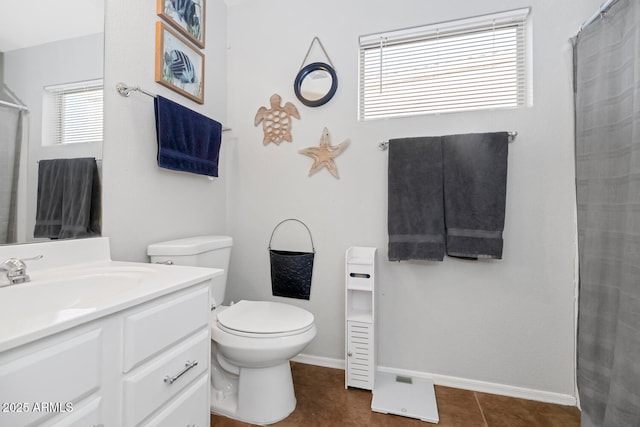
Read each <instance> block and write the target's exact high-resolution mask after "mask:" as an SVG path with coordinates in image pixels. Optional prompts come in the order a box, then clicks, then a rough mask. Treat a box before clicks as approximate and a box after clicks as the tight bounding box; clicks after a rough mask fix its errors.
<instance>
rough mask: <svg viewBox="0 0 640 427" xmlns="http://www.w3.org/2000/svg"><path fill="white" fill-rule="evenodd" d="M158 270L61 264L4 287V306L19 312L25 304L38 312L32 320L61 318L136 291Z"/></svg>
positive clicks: (82, 313)
mask: <svg viewBox="0 0 640 427" xmlns="http://www.w3.org/2000/svg"><path fill="white" fill-rule="evenodd" d="M154 272H155V270H154V269H153V268H149V267H146V266H107V267H96V268H92V267H87V268H84V267H82V268H61V269H53V270H48V271H47V270H45V271H38V272H34V273H31V274H30V276H31V281H30V282H27V283H23V284H19V285H13V286H8V287H6V288H3V289H2V297H3V298H4V299H10V300H11V302H12V304H11V305H10V306H9V307H5V310H9V314H11V313H12V312H13V314H14V315H16V316H18V315H19V312H22V311H24V309H25V307H29V310H30V311H32V312H34V313H37V314H36V316H34V317H32V318H30V319H29V321H31V320H34V321H36V320H37V321H42V320H43V319H44V318H47V319H48V320H50V321H52V322H60V321H64V320H68V319H72V318H74V317H78V316H82V315H85V314H87V313H90V312H92V311H95V310H97V309H98V307H100V306H101V305H104V304H105V302H106V301H108V300H110V299H113V298H121V297H122V296H123V295H126V294H130V293H133V292H135V290H136V288H137V287H138V286H139V285H140V284H142V283H143V282H144V279H145V278H146V277H148V276H149V275H150V274H153V273H154Z"/></svg>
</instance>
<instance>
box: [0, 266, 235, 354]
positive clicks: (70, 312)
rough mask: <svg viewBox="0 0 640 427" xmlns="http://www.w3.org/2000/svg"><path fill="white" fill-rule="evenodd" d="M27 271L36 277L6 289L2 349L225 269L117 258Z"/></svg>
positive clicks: (1, 291) (0, 300) (0, 320)
mask: <svg viewBox="0 0 640 427" xmlns="http://www.w3.org/2000/svg"><path fill="white" fill-rule="evenodd" d="M45 256H46V255H45ZM0 261H1V260H0ZM27 272H28V274H29V276H30V277H31V281H30V282H27V283H22V284H17V285H12V286H7V287H3V288H0V352H1V351H6V350H9V349H11V348H14V347H17V346H20V345H22V344H26V343H28V342H31V341H34V340H37V339H39V338H42V337H45V336H48V335H50V334H53V333H56V332H60V331H63V330H66V329H69V328H71V327H74V326H76V325H79V324H82V323H86V322H89V321H92V320H94V319H98V318H100V317H103V316H107V315H109V314H112V313H115V312H117V311H121V310H124V309H127V308H129V307H133V306H135V305H137V304H140V303H143V302H146V301H150V300H152V299H154V298H157V297H160V296H162V295H166V294H169V293H172V292H176V291H179V290H181V289H184V288H187V287H189V286H191V285H194V284H196V283H201V282H204V281H207V280H210V279H212V278H214V277H216V276H221V275H222V274H223V270H221V269H213V268H202V267H186V266H175V265H159V264H145V263H134V262H121V261H111V260H98V261H91V262H84V263H75V264H67V265H64V266H61V267H57V268H47V269H36V270H35V271H31V272H30V271H27Z"/></svg>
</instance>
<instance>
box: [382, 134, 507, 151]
mask: <svg viewBox="0 0 640 427" xmlns="http://www.w3.org/2000/svg"><path fill="white" fill-rule="evenodd" d="M508 133H509V142H513V140H514V139H516V136H518V132H516V131H511V132H508ZM388 148H389V141H382V142H381V143H380V144H378V150H380V151H386V150H387V149H388Z"/></svg>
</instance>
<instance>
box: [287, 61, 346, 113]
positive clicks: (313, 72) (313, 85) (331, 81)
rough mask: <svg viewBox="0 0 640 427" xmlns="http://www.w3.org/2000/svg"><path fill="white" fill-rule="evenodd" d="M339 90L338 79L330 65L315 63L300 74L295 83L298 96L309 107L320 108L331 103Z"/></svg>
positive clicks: (307, 66) (294, 86)
mask: <svg viewBox="0 0 640 427" xmlns="http://www.w3.org/2000/svg"><path fill="white" fill-rule="evenodd" d="M337 89H338V77H337V76H336V72H335V70H334V69H333V67H331V66H330V65H329V64H326V63H324V62H314V63H312V64H309V65H306V66H305V67H304V68H302V69H301V70H300V72H298V75H297V76H296V80H295V82H294V83H293V90H294V91H295V93H296V96H297V97H298V99H299V100H300V102H302V103H303V104H304V105H306V106H307V107H319V106H321V105H324V104H326V103H327V102H329V100H330V99H331V98H333V95H335V93H336V90H337Z"/></svg>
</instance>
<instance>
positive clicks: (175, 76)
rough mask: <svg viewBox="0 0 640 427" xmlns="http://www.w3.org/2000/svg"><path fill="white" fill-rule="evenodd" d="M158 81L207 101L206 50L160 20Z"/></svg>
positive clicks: (191, 97) (157, 42)
mask: <svg viewBox="0 0 640 427" xmlns="http://www.w3.org/2000/svg"><path fill="white" fill-rule="evenodd" d="M156 82H158V83H160V84H162V85H164V86H167V87H168V88H170V89H173V90H175V91H176V92H178V93H181V94H182V95H184V96H186V97H187V98H190V99H192V100H194V101H195V102H197V103H199V104H203V103H204V54H202V53H201V52H200V50H199V49H197V48H195V47H194V46H193V45H192V44H191V43H189V42H188V41H187V40H186V39H185V38H183V37H182V36H180V35H179V34H178V33H177V32H175V31H174V30H172V29H171V28H169V27H168V26H167V25H165V24H164V23H162V22H160V21H158V22H156Z"/></svg>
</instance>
